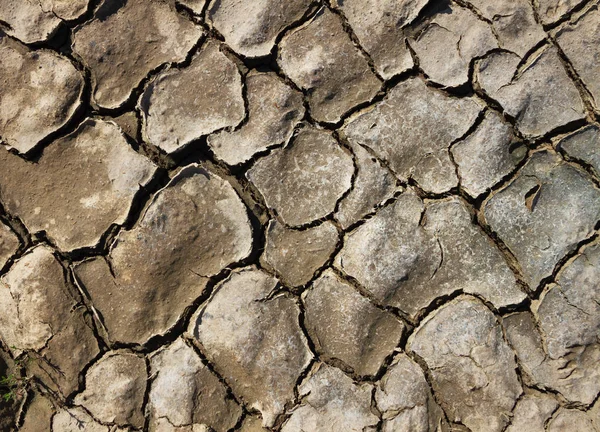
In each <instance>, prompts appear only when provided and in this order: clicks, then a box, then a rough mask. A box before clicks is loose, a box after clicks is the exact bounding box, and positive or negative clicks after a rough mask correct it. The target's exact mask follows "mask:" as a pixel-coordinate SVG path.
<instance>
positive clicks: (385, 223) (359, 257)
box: [335, 193, 526, 315]
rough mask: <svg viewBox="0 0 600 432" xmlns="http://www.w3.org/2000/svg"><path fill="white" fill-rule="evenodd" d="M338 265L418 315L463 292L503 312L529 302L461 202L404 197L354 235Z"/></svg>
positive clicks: (388, 300) (388, 301) (385, 301)
mask: <svg viewBox="0 0 600 432" xmlns="http://www.w3.org/2000/svg"><path fill="white" fill-rule="evenodd" d="M335 265H336V267H338V268H339V269H340V270H342V271H343V272H344V273H346V274H348V275H349V276H351V277H353V278H355V279H356V280H357V281H358V282H359V283H360V284H362V285H363V286H364V287H365V288H366V289H367V290H368V291H369V292H370V293H371V294H372V295H373V296H374V297H375V298H376V299H377V301H379V302H381V303H382V304H384V305H389V306H395V307H398V308H400V309H401V310H403V311H404V312H406V313H408V314H410V315H416V314H417V313H418V312H419V311H420V310H422V309H423V308H425V307H427V306H428V305H429V304H431V303H432V302H433V301H434V300H435V299H436V298H438V297H440V296H445V295H449V294H451V293H453V292H456V291H458V290H462V291H464V292H468V293H477V294H480V295H482V296H483V297H485V298H486V299H487V300H489V301H490V302H492V303H493V304H494V305H496V306H497V307H501V306H505V305H509V304H515V303H519V302H520V301H522V300H524V299H525V297H526V296H525V293H523V292H522V291H521V290H520V289H519V287H518V285H517V283H516V279H515V276H514V274H513V273H512V271H511V270H510V268H509V267H508V265H507V264H506V262H505V260H504V258H503V256H502V255H501V253H500V251H499V250H498V249H497V248H496V247H495V245H494V244H493V243H492V242H491V241H490V240H489V239H488V238H487V237H486V236H485V234H484V233H483V231H481V230H480V229H479V228H478V227H477V226H475V225H473V224H472V222H471V215H470V214H469V212H468V210H467V209H466V208H465V206H464V204H463V203H462V202H461V201H460V200H458V199H456V198H452V199H449V200H445V201H438V202H432V203H430V204H428V205H427V206H425V205H424V204H423V202H422V201H421V199H420V198H418V197H417V196H416V195H414V194H413V193H404V194H403V195H401V196H400V197H399V198H398V200H397V201H396V202H394V203H392V204H390V205H389V206H387V207H385V208H383V209H381V210H379V212H378V213H377V214H376V215H375V216H374V217H373V218H371V219H369V220H367V221H366V222H365V223H364V224H363V225H361V226H360V227H358V228H357V229H356V230H354V231H351V232H350V233H349V234H348V235H347V236H346V239H345V241H344V247H343V248H342V250H341V251H340V253H339V254H338V256H337V257H336V260H335Z"/></svg>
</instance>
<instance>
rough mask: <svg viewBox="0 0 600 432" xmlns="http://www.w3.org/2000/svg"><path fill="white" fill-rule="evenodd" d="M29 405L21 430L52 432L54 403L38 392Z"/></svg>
mask: <svg viewBox="0 0 600 432" xmlns="http://www.w3.org/2000/svg"><path fill="white" fill-rule="evenodd" d="M27 405H28V406H27V409H26V411H25V413H24V414H23V420H22V423H21V425H20V427H19V429H18V430H19V432H51V430H52V429H51V424H52V417H53V416H54V414H55V413H56V408H55V406H54V404H53V403H52V402H51V401H50V400H49V399H48V398H47V397H46V396H44V395H41V394H40V393H37V392H36V393H34V394H33V395H31V396H30V399H29V400H28V402H27ZM9 430H10V429H9ZM68 432H70V431H68ZM103 432H104V431H103Z"/></svg>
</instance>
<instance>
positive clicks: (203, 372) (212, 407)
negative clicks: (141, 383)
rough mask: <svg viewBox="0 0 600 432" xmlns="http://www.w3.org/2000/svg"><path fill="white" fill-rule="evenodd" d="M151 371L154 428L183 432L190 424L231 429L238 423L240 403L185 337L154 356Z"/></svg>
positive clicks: (151, 423) (192, 425)
mask: <svg viewBox="0 0 600 432" xmlns="http://www.w3.org/2000/svg"><path fill="white" fill-rule="evenodd" d="M150 375H151V376H152V377H153V379H152V384H151V388H150V396H149V402H148V411H149V413H150V428H149V430H150V431H151V432H154V431H156V432H158V431H163V430H165V429H167V430H169V427H171V428H172V429H173V431H179V430H181V432H183V431H185V430H186V429H187V428H186V426H187V427H189V430H190V431H195V429H197V428H201V427H203V426H204V427H206V428H211V429H210V430H216V431H227V430H231V429H232V428H233V427H234V426H235V425H236V423H237V421H238V419H239V417H240V415H241V409H240V407H239V406H238V405H237V403H236V402H235V401H234V400H233V399H231V398H230V397H229V395H228V394H227V389H226V387H225V386H224V385H223V384H222V383H221V382H220V381H219V378H218V377H216V376H215V375H214V374H213V373H212V372H211V371H210V370H209V369H208V368H207V367H206V365H204V363H202V361H201V360H200V357H198V355H197V354H196V353H195V352H194V350H193V349H192V348H190V347H189V346H188V345H186V343H185V342H184V341H183V339H181V338H179V339H177V340H176V341H175V342H173V343H172V344H171V345H170V346H169V347H167V348H165V349H163V350H160V351H158V352H157V353H156V354H154V355H153V356H152V357H151V358H150ZM179 428H181V429H179Z"/></svg>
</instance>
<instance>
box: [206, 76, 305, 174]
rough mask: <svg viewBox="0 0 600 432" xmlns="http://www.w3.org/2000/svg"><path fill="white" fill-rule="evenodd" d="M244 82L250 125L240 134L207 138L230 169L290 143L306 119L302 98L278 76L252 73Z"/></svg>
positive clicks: (219, 133)
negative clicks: (295, 131)
mask: <svg viewBox="0 0 600 432" xmlns="http://www.w3.org/2000/svg"><path fill="white" fill-rule="evenodd" d="M245 82H246V95H247V96H246V97H247V99H248V121H247V122H246V123H244V124H242V125H241V126H240V127H239V128H238V129H237V130H234V131H229V130H224V131H221V132H218V133H216V134H213V135H211V136H209V137H208V145H209V146H210V148H211V149H212V151H213V152H214V154H215V156H216V157H217V158H218V159H220V160H222V161H224V162H225V163H227V164H229V165H237V164H241V163H244V162H247V161H249V160H250V159H252V158H253V157H254V156H255V155H256V154H257V153H260V152H264V151H266V150H268V149H269V148H271V147H274V146H277V145H280V144H284V143H287V142H288V141H289V139H290V138H291V136H292V132H293V131H294V127H295V126H296V124H297V123H298V121H300V119H301V118H302V117H303V116H304V105H303V101H302V94H301V93H300V92H298V91H297V90H294V89H293V88H291V87H290V86H288V85H287V84H286V83H285V82H283V80H282V79H281V78H279V77H278V76H277V75H276V74H275V73H270V72H269V73H263V72H257V71H254V70H253V71H251V72H250V73H249V74H248V75H246V79H245Z"/></svg>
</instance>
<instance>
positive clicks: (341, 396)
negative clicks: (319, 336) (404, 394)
mask: <svg viewBox="0 0 600 432" xmlns="http://www.w3.org/2000/svg"><path fill="white" fill-rule="evenodd" d="M372 390H373V387H372V386H371V385H370V384H360V385H358V384H355V383H354V382H353V381H352V380H351V379H350V378H349V377H348V376H346V375H345V374H344V373H343V372H342V371H340V370H339V369H337V368H334V367H331V366H327V365H326V364H322V363H321V364H319V365H318V366H317V367H316V368H315V370H313V371H312V372H311V375H310V376H309V377H308V378H307V379H305V380H304V382H303V383H302V384H301V385H300V387H299V388H298V391H299V395H300V398H301V403H300V405H299V406H298V407H296V408H295V409H294V410H293V411H292V415H291V417H290V418H289V419H288V420H287V421H286V422H285V423H284V424H283V427H282V428H281V431H282V432H302V431H313V432H328V431H331V430H332V427H333V428H334V429H335V430H340V431H342V430H343V431H348V432H362V431H364V430H366V429H367V428H369V427H375V425H377V423H378V421H379V419H378V418H377V416H375V415H374V414H373V413H372V412H371V393H372Z"/></svg>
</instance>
